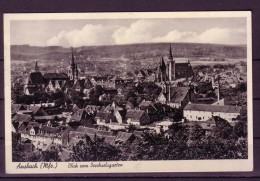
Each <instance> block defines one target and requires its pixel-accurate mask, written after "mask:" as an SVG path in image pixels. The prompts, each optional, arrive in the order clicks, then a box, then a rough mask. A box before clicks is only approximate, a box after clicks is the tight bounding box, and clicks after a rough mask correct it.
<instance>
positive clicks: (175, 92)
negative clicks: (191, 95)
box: [170, 87, 189, 103]
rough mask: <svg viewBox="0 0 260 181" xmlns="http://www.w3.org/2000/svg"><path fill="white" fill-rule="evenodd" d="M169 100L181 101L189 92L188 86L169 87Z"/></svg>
mask: <svg viewBox="0 0 260 181" xmlns="http://www.w3.org/2000/svg"><path fill="white" fill-rule="evenodd" d="M170 89H171V91H170V94H171V102H176V103H179V102H182V101H183V100H184V98H185V96H186V95H187V94H188V92H189V87H171V88H170Z"/></svg>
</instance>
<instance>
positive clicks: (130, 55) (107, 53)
mask: <svg viewBox="0 0 260 181" xmlns="http://www.w3.org/2000/svg"><path fill="white" fill-rule="evenodd" d="M169 45H170V44H169V43H146V44H128V45H111V46H84V47H77V48H74V50H75V56H76V57H78V58H79V59H86V58H91V59H92V60H95V59H99V58H119V57H122V56H123V57H124V58H127V59H132V60H140V59H144V58H151V57H157V56H165V55H168V51H169ZM171 46H172V49H173V55H174V57H187V58H189V57H218V58H246V54H247V52H246V46H245V45H238V46H233V45H218V44H198V43H171ZM70 53H71V50H70V48H64V47H59V46H49V47H37V46H30V45H12V46H11V59H12V60H32V59H44V60H57V61H59V60H61V59H67V58H68V57H69V56H70Z"/></svg>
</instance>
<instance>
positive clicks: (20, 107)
mask: <svg viewBox="0 0 260 181" xmlns="http://www.w3.org/2000/svg"><path fill="white" fill-rule="evenodd" d="M26 109H27V107H26V106H25V105H23V104H11V113H12V114H15V113H17V112H18V111H20V110H26Z"/></svg>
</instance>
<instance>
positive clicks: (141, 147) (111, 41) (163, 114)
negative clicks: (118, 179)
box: [4, 11, 253, 174]
mask: <svg viewBox="0 0 260 181" xmlns="http://www.w3.org/2000/svg"><path fill="white" fill-rule="evenodd" d="M251 29H252V27H251V12H249V11H233V12H232V11H226V12H225V11H221V12H220V11H219V12H218V11H214V12H213V11H208V12H132V13H124V12H122V13H52V14H48V13H47V14H44V13H27V14H4V68H5V83H4V85H5V147H6V149H5V152H6V173H8V174H36V173H44V174H45V173H46V174H49V173H156V172H157V173H159V172H231V171H232V172H233V171H252V170H253V131H252V130H253V116H252V112H253V106H252V30H251Z"/></svg>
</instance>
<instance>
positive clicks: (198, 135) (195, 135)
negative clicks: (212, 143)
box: [189, 124, 205, 141]
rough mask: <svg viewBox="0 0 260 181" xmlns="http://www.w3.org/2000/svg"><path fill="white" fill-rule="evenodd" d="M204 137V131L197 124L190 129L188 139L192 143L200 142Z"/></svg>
mask: <svg viewBox="0 0 260 181" xmlns="http://www.w3.org/2000/svg"><path fill="white" fill-rule="evenodd" d="M204 136H205V130H203V129H202V127H201V126H200V125H199V124H195V125H193V126H192V127H191V129H190V135H189V139H190V140H192V141H200V140H201V139H202V138H203V137H204Z"/></svg>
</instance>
